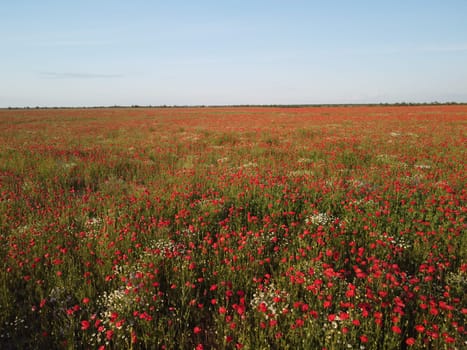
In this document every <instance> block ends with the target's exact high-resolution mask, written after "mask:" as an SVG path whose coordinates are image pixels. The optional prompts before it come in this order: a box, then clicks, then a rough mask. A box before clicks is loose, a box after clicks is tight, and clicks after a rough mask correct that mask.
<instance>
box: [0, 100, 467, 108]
mask: <svg viewBox="0 0 467 350" xmlns="http://www.w3.org/2000/svg"><path fill="white" fill-rule="evenodd" d="M466 104H467V102H437V101H435V102H395V103H383V102H382V103H323V104H306V103H304V104H233V105H131V106H123V105H113V106H86V107H77V106H75V107H60V106H54V107H42V106H35V107H29V106H27V107H7V108H0V109H95V108H99V109H104V108H109V109H110V108H226V107H228V108H235V107H239V108H248V107H263V108H304V107H376V106H386V107H391V106H394V107H397V106H449V105H466Z"/></svg>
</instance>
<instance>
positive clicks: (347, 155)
mask: <svg viewBox="0 0 467 350" xmlns="http://www.w3.org/2000/svg"><path fill="white" fill-rule="evenodd" d="M466 144H467V106H466V105H454V106H445V105H435V106H422V105H421V106H353V107H303V108H285V107H283V108H272V107H271V108H259V107H217V108H213V107H211V108H112V109H111V108H105V109H18V110H14V109H12V110H6V109H5V110H0V263H1V269H0V348H1V349H45V348H48V349H198V350H200V349H242V348H243V349H359V350H364V349H368V350H370V349H465V348H467V329H466V322H465V320H466V316H467V293H466V291H467V238H466V233H467V221H466V219H465V218H466V217H467V188H466V149H467V148H466Z"/></svg>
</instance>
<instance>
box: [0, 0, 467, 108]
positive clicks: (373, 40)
mask: <svg viewBox="0 0 467 350" xmlns="http://www.w3.org/2000/svg"><path fill="white" fill-rule="evenodd" d="M1 14H2V15H1V21H0V45H1V46H0V47H1V52H2V53H1V56H0V57H1V58H0V62H1V64H0V107H9V106H18V107H21V106H97V105H99V106H101V105H102V106H109V105H133V104H138V105H162V104H166V105H199V104H209V105H216V104H296V103H374V102H377V103H378V102H402V101H407V102H431V101H439V102H445V101H457V102H467V1H465V0H458V1H455V0H445V1H442V0H438V1H433V0H424V1H423V0H404V1H402V0H401V1H399V0H393V1H359V0H353V1H349V0H341V1H337V0H334V1H332V0H331V1H299V0H269V1H266V0H264V1H262V0H248V1H246V0H245V1H243V0H236V1H234V0H225V1H221V0H217V1H214V0H213V1H205V0H198V1H177V0H166V1H149V0H148V1H138V0H132V1H130V0H127V1H119V0H79V1H78V0H75V1H72V0H70V1H63V0H60V1H50V0H41V1H36V0H29V1H27V0H15V1H4V2H3V3H2V6H1Z"/></svg>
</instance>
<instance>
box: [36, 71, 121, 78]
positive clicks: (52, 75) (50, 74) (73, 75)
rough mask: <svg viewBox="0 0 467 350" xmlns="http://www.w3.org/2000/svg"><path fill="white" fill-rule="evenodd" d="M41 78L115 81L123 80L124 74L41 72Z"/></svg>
mask: <svg viewBox="0 0 467 350" xmlns="http://www.w3.org/2000/svg"><path fill="white" fill-rule="evenodd" d="M40 76H41V77H42V78H46V79H115V78H122V77H123V74H103V73H77V72H40Z"/></svg>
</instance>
